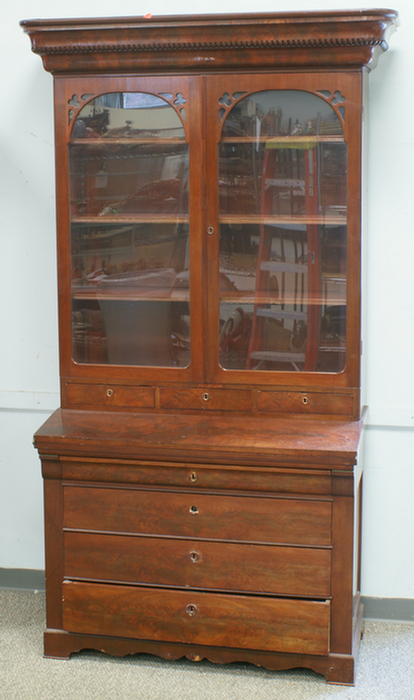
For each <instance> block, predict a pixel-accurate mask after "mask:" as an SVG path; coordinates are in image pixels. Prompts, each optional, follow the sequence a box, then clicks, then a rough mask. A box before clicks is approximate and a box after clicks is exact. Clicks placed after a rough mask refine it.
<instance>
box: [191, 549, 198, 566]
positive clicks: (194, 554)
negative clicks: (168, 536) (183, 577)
mask: <svg viewBox="0 0 414 700" xmlns="http://www.w3.org/2000/svg"><path fill="white" fill-rule="evenodd" d="M190 559H191V561H192V562H193V564H197V562H198V561H199V559H200V555H199V553H198V552H196V551H195V550H193V551H192V552H190Z"/></svg>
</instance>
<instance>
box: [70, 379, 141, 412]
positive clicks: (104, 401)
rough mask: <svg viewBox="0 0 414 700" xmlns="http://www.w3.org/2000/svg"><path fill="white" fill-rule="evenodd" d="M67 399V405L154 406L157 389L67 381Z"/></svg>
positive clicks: (97, 406)
mask: <svg viewBox="0 0 414 700" xmlns="http://www.w3.org/2000/svg"><path fill="white" fill-rule="evenodd" d="M65 399H66V401H65V403H66V405H70V406H73V407H83V406H94V407H96V408H105V409H111V408H122V407H132V408H154V406H155V391H154V387H152V386H124V385H120V384H75V383H73V384H72V383H66V384H65Z"/></svg>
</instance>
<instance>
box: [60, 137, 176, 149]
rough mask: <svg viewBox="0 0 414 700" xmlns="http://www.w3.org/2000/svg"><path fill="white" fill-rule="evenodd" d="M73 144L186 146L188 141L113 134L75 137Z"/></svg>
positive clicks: (93, 146)
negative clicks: (84, 137) (87, 137)
mask: <svg viewBox="0 0 414 700" xmlns="http://www.w3.org/2000/svg"><path fill="white" fill-rule="evenodd" d="M70 145H71V146H87V147H88V148H101V146H108V145H111V146H153V145H157V146H173V147H175V146H181V145H182V146H186V145H187V141H186V140H185V138H184V137H182V138H169V139H163V138H156V137H155V136H151V137H146V136H142V137H141V138H138V137H135V136H130V137H128V136H124V137H122V138H112V137H111V136H100V137H99V138H96V139H73V141H71V142H70Z"/></svg>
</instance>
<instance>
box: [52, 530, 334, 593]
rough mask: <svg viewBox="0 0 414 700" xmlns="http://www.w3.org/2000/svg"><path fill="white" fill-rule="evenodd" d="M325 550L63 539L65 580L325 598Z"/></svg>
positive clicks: (71, 535) (75, 535) (82, 536)
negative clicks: (74, 579)
mask: <svg viewBox="0 0 414 700" xmlns="http://www.w3.org/2000/svg"><path fill="white" fill-rule="evenodd" d="M330 564H331V551H330V550H329V549H311V548H309V549H307V548H306V549H305V548H301V547H280V546H279V547H278V546H271V545H252V544H239V543H237V544H236V543H229V542H205V541H200V540H198V541H197V540H181V539H171V538H162V537H159V538H154V537H131V536H129V537H126V536H124V535H97V534H90V533H83V532H82V533H79V532H66V533H65V571H64V575H65V577H66V578H77V579H88V580H95V581H96V580H102V581H118V582H129V583H141V584H153V585H164V586H177V587H182V588H185V587H188V588H204V589H215V590H233V591H246V592H257V593H271V594H274V595H278V594H279V595H283V594H285V595H286V594H289V595H290V596H306V597H315V598H318V597H319V598H326V597H328V596H329V595H330V579H331V576H330Z"/></svg>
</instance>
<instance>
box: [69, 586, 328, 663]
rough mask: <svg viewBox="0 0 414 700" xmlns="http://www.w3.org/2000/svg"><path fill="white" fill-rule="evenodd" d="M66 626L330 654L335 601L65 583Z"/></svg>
mask: <svg viewBox="0 0 414 700" xmlns="http://www.w3.org/2000/svg"><path fill="white" fill-rule="evenodd" d="M62 595H63V628H64V630H66V631H67V632H75V633H78V634H91V635H104V636H117V637H127V638H132V639H148V640H154V641H163V642H181V643H187V644H203V645H207V646H219V647H230V648H231V647H236V648H242V649H258V650H263V651H278V652H285V653H290V654H316V655H321V656H325V655H326V654H328V653H329V627H330V622H329V620H330V602H329V601H313V600H291V599H281V598H271V597H261V596H245V595H232V594H225V593H200V592H194V591H176V590H165V589H152V588H146V587H137V586H119V585H108V584H95V583H83V582H79V581H76V582H73V581H66V582H64V583H63V586H62Z"/></svg>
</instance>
